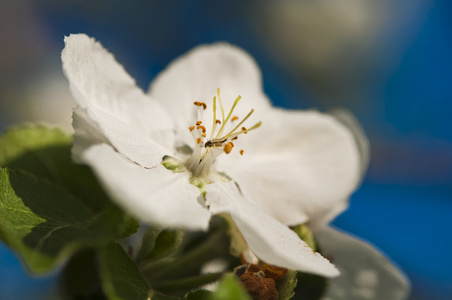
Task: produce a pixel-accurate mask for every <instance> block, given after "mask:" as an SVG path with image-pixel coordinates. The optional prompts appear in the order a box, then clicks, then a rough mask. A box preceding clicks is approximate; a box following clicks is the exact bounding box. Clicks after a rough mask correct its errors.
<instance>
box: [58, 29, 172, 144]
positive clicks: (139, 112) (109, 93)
mask: <svg viewBox="0 0 452 300" xmlns="http://www.w3.org/2000/svg"><path fill="white" fill-rule="evenodd" d="M64 41H65V44H66V46H65V48H64V50H63V52H62V53H61V59H62V61H63V71H64V74H65V75H66V77H67V78H68V80H69V84H70V88H71V92H72V95H73V96H74V99H75V101H76V103H77V104H78V105H79V106H80V107H81V108H83V109H84V110H85V111H87V112H88V115H89V116H90V117H91V118H93V121H94V122H96V123H98V124H99V126H100V127H101V128H104V127H105V125H104V124H102V121H103V120H104V119H95V118H94V117H95V116H93V115H91V111H92V110H95V111H98V112H101V113H102V115H108V116H109V118H110V119H116V120H119V121H120V122H122V123H124V124H126V126H127V127H129V128H130V130H132V131H136V132H138V133H139V134H141V135H144V136H147V137H148V138H151V139H152V140H154V141H156V142H158V143H160V144H165V143H166V141H165V140H160V137H161V135H160V134H154V133H155V132H157V133H158V132H162V131H168V130H171V129H173V123H172V121H171V119H170V117H169V116H168V115H167V114H166V112H165V111H164V110H163V109H162V108H161V106H160V105H159V104H158V103H157V102H156V101H154V100H152V99H151V98H150V97H149V96H148V95H145V94H144V93H143V91H142V90H141V89H139V88H138V87H137V86H136V84H135V80H134V79H132V77H130V76H129V74H127V72H126V71H125V70H124V68H123V67H122V66H121V65H120V64H119V63H118V62H117V61H116V60H115V58H114V57H113V55H112V54H111V53H109V52H108V51H107V50H105V49H104V48H103V47H102V45H101V44H100V43H98V42H96V41H95V40H94V39H93V38H89V37H88V36H86V35H84V34H75V35H70V36H69V37H66V38H65V39H64Z"/></svg>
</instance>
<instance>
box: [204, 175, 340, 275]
mask: <svg viewBox="0 0 452 300" xmlns="http://www.w3.org/2000/svg"><path fill="white" fill-rule="evenodd" d="M206 192H207V196H206V197H207V200H206V204H207V205H208V206H209V209H210V211H211V212H212V213H213V214H219V213H228V214H230V215H231V217H232V219H233V220H234V222H235V224H236V225H237V227H238V228H239V230H240V232H241V233H242V235H243V237H244V238H245V240H246V242H247V244H248V246H249V248H250V249H251V251H252V252H254V254H256V256H257V257H258V258H260V259H262V260H263V261H265V262H267V263H269V264H273V265H276V266H279V267H284V268H288V269H292V270H299V271H304V272H308V273H312V274H317V275H321V276H325V277H335V276H337V275H339V272H338V270H337V269H336V268H335V267H334V265H333V264H331V263H330V262H329V261H328V260H327V259H326V258H324V257H323V256H322V255H320V254H319V253H317V252H314V251H313V250H312V249H311V248H309V247H308V246H307V245H306V243H305V242H303V241H302V240H301V239H300V238H299V237H298V235H297V234H296V233H295V232H293V231H292V230H290V229H289V228H288V227H287V226H285V225H283V224H281V223H280V222H278V221H277V220H275V219H274V218H272V217H270V216H269V215H267V214H266V213H265V212H264V211H263V210H261V209H260V208H259V207H257V206H255V205H253V204H252V203H250V202H249V201H246V199H244V198H243V197H242V196H241V195H240V192H239V190H238V188H237V186H236V185H235V183H234V182H232V181H229V182H227V183H223V182H215V183H212V184H209V185H207V187H206Z"/></svg>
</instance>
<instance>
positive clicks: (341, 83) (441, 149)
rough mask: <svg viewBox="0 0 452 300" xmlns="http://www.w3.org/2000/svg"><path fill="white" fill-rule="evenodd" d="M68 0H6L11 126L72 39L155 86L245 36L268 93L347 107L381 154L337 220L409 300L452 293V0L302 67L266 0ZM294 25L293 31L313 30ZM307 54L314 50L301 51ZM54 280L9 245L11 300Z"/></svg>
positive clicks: (390, 20)
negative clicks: (402, 281) (184, 57)
mask: <svg viewBox="0 0 452 300" xmlns="http://www.w3.org/2000/svg"><path fill="white" fill-rule="evenodd" d="M18 2H19V1H18ZM60 2H61V1H56V0H55V1H50V0H49V1H35V2H31V1H29V2H27V1H20V3H15V2H13V1H11V3H9V2H8V1H5V2H2V3H1V4H0V11H1V12H0V25H1V26H0V28H1V29H0V42H1V47H2V49H3V50H2V51H0V90H1V91H0V129H4V128H5V127H6V126H8V125H11V124H16V123H19V122H23V121H27V117H26V116H27V115H26V114H25V115H24V113H23V111H25V110H26V108H25V106H26V105H27V104H28V102H21V101H23V100H22V99H21V97H20V95H22V94H21V93H20V92H18V91H23V90H24V89H26V88H27V87H28V86H29V84H30V82H33V81H34V80H36V77H39V76H40V75H39V74H40V73H41V72H55V73H56V74H58V75H59V76H60V75H61V76H62V72H61V66H60V61H59V53H60V51H61V49H62V48H63V36H64V35H68V34H70V33H79V32H82V33H87V34H88V35H90V36H93V37H96V39H98V40H99V41H101V43H102V44H103V45H104V46H105V47H106V48H107V49H109V50H110V51H111V52H112V53H114V54H115V57H116V58H117V60H118V61H119V62H120V63H121V64H123V65H124V66H125V68H126V70H127V71H128V72H129V73H130V74H131V75H132V76H133V77H134V78H136V79H137V83H138V85H139V86H140V87H142V88H143V89H145V90H146V89H147V86H148V84H149V82H150V81H151V80H152V78H153V77H154V76H155V75H156V74H157V73H158V72H159V71H161V70H162V69H163V68H164V67H165V66H166V65H167V64H168V63H169V62H170V61H171V60H172V59H174V58H175V57H177V56H179V55H181V54H183V53H184V52H186V51H187V50H189V49H191V48H193V47H194V46H196V45H199V44H201V43H211V42H215V41H227V42H230V43H232V44H236V45H238V46H240V47H242V48H244V49H245V50H247V51H248V52H250V53H251V55H252V56H253V57H254V58H255V59H256V61H257V62H258V64H259V65H260V67H261V68H262V73H263V78H264V89H265V92H266V93H267V94H268V95H269V97H270V99H272V101H273V102H274V103H275V104H276V105H278V106H283V107H286V108H302V109H304V108H311V107H318V108H320V109H324V110H328V109H331V108H335V107H338V106H339V107H345V108H347V109H349V110H351V111H352V112H353V113H354V114H355V115H356V116H357V118H358V120H359V121H360V122H361V124H362V125H363V127H364V130H365V131H366V133H367V135H368V136H369V139H370V142H371V152H372V158H371V159H372V160H371V164H370V167H369V170H368V172H367V175H366V178H365V179H364V182H363V184H362V186H361V187H360V189H359V190H358V191H357V192H356V193H355V194H354V195H353V196H352V198H351V204H350V208H349V209H348V210H347V211H346V212H345V213H343V214H342V215H341V216H339V217H338V218H337V219H336V220H335V221H334V224H335V225H336V226H338V227H340V228H342V229H344V230H346V231H348V232H351V233H353V234H355V235H357V236H360V237H362V238H363V239H365V240H367V241H369V242H371V243H372V244H374V245H376V246H377V247H378V248H379V249H381V250H382V251H383V252H385V253H386V254H387V255H388V256H390V257H391V258H392V260H393V261H395V262H396V263H397V264H398V265H399V266H400V267H401V269H403V270H404V272H405V273H406V274H407V276H408V277H409V279H410V280H411V283H412V286H413V289H412V295H411V297H410V299H413V300H414V299H452V255H451V254H450V249H451V248H452V238H451V234H450V232H449V231H450V230H451V229H452V218H451V212H452V180H451V179H452V121H451V120H452V118H451V113H452V104H451V100H452V55H451V54H452V24H451V23H452V19H451V18H450V13H451V12H452V3H451V2H448V1H446V0H444V1H414V0H413V1H411V2H410V1H401V3H403V5H408V6H407V7H403V6H400V3H399V6H397V5H396V4H393V5H394V7H393V9H392V10H393V11H392V12H391V13H392V15H390V16H389V17H387V18H386V19H382V20H380V23H378V22H377V23H376V24H375V25H374V26H373V27H371V28H373V29H375V30H376V31H378V34H371V33H369V35H364V37H363V39H362V40H360V39H359V38H357V39H355V40H354V41H353V43H351V44H347V46H349V47H350V53H355V54H353V55H354V56H352V54H350V56H352V57H347V55H346V54H347V51H344V50H343V49H342V50H341V49H338V50H337V52H338V53H339V54H340V55H339V54H338V58H337V59H336V60H335V65H334V68H332V67H331V68H330V69H323V70H321V72H320V71H318V70H312V69H305V68H302V67H300V64H297V63H294V61H291V59H293V58H290V56H287V55H285V54H284V53H285V50H286V49H283V47H289V46H286V45H290V44H282V45H281V47H280V48H278V46H275V45H279V44H278V43H277V40H275V39H276V38H275V36H274V35H272V34H269V33H268V32H269V31H268V30H273V29H274V28H275V27H276V26H275V23H272V22H274V20H273V21H272V19H271V12H272V10H271V9H272V7H271V6H270V4H268V2H267V1H259V2H258V1H228V2H227V1H221V2H220V1H218V2H215V1H208V0H205V1H173V0H169V1H90V2H89V4H81V3H79V1H66V2H65V3H64V4H63V3H62V2H61V3H60ZM282 2H283V1H282ZM284 2H288V1H284ZM289 2H290V1H289ZM348 2H353V1H348ZM383 2H385V1H383ZM388 6H389V7H390V8H391V4H388ZM408 7H409V8H410V9H408ZM390 10H391V9H390ZM388 14H389V13H388ZM269 16H270V17H269ZM328 21H329V20H328V19H325V21H324V22H325V23H328ZM383 25H384V26H383ZM377 29H378V30H377ZM313 31H314V33H315V28H314V29H313ZM284 33H285V35H287V39H292V38H293V39H308V40H309V38H315V34H314V36H308V37H304V36H301V37H300V35H298V33H297V31H296V30H295V31H293V32H291V31H290V30H289V31H287V30H286V31H285V32H284ZM369 36H370V37H369ZM363 45H365V46H363ZM369 45H370V46H369ZM352 50H353V51H357V52H353V51H352ZM341 51H342V52H341ZM299 52H300V57H308V54H306V53H305V52H304V51H303V48H302V49H301V50H300V51H299ZM344 53H345V54H344ZM356 53H358V54H357V55H356ZM341 60H342V61H341ZM317 71H318V72H320V73H317V76H313V73H314V72H317ZM318 74H320V76H318ZM55 278H56V275H55V274H54V275H51V276H50V278H44V279H31V278H29V277H28V276H27V275H26V274H25V272H24V271H23V270H22V267H21V266H20V264H19V262H18V261H17V260H16V259H15V257H14V256H13V254H12V253H11V252H9V250H8V249H7V248H5V247H4V246H3V245H1V244H0V293H1V294H0V299H38V298H40V297H42V298H43V299H45V298H46V297H47V296H46V295H47V294H46V293H48V292H49V291H51V290H52V289H54V288H55V286H54V285H55V280H56V279H55ZM25 287H26V290H27V291H28V292H29V293H30V294H24V288H25ZM18 295H20V296H18ZM30 295H33V296H30ZM29 296H30V297H31V298H29Z"/></svg>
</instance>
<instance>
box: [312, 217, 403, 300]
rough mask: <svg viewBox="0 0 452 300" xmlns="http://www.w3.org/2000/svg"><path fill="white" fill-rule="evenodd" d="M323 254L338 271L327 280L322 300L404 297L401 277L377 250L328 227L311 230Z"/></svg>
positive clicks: (401, 298) (399, 298)
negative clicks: (337, 275) (338, 274)
mask: <svg viewBox="0 0 452 300" xmlns="http://www.w3.org/2000/svg"><path fill="white" fill-rule="evenodd" d="M315 237H316V238H317V240H318V243H319V245H320V247H321V249H322V251H323V253H324V254H325V255H326V256H327V257H331V259H332V260H333V262H334V264H335V265H336V266H337V267H338V268H339V270H340V271H341V275H340V276H339V277H336V278H334V279H332V280H331V282H330V284H329V286H328V289H327V292H326V294H325V296H324V299H331V300H333V299H334V300H341V299H343V300H348V299H356V300H380V299H385V300H386V299H387V300H403V299H406V298H407V297H408V292H409V283H408V281H407V279H406V278H405V276H404V275H403V274H402V273H401V272H400V271H399V270H398V269H397V268H396V267H395V266H394V265H393V264H392V263H391V262H390V261H389V260H388V259H387V258H386V257H384V256H383V255H382V254H381V253H380V252H379V251H378V250H376V249H375V248H374V247H372V246H371V245H369V244H367V243H365V242H364V241H362V240H359V239H356V238H354V237H352V236H350V235H347V234H344V233H342V232H340V231H337V230H335V229H333V228H331V227H326V226H325V227H323V228H321V229H319V230H317V231H315Z"/></svg>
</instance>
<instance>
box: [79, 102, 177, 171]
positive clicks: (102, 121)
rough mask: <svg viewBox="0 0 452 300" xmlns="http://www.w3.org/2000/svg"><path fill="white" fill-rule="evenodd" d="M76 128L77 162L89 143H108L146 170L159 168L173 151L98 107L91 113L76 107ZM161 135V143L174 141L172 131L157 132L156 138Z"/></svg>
mask: <svg viewBox="0 0 452 300" xmlns="http://www.w3.org/2000/svg"><path fill="white" fill-rule="evenodd" d="M81 120H83V121H81ZM93 120H97V122H94V121H93ZM73 125H74V130H75V137H76V138H75V140H74V147H73V154H74V156H75V158H76V159H77V157H76V155H80V154H81V153H82V152H83V151H84V150H85V149H86V148H84V147H86V146H89V144H88V141H89V142H91V143H92V144H95V143H101V142H105V140H107V141H108V144H110V145H111V146H113V147H114V148H115V149H117V150H118V151H119V152H120V153H122V154H124V155H125V156H126V157H127V158H129V159H130V160H132V161H134V162H136V163H137V164H139V165H140V166H143V167H146V168H151V167H154V166H156V165H159V164H160V163H161V162H162V157H163V156H165V155H171V154H172V152H173V150H172V149H170V148H166V147H164V146H162V145H161V144H159V143H157V142H155V141H154V140H153V139H151V138H149V137H148V136H145V135H143V134H141V133H140V132H138V131H135V130H133V128H131V127H130V126H128V125H127V124H125V123H124V122H122V121H121V120H119V119H117V118H115V117H113V116H111V115H109V114H106V113H104V112H103V111H102V110H101V109H97V108H94V107H91V108H90V110H88V111H85V110H83V109H81V108H80V107H78V108H76V109H75V111H74V122H73ZM157 134H160V135H161V139H160V140H161V141H165V140H166V141H167V143H170V142H171V141H172V140H173V139H174V132H172V131H162V132H155V135H157ZM165 136H166V137H165ZM101 137H103V139H101ZM96 139H97V141H96ZM81 142H82V143H81Z"/></svg>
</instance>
